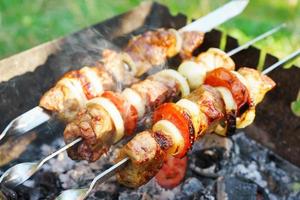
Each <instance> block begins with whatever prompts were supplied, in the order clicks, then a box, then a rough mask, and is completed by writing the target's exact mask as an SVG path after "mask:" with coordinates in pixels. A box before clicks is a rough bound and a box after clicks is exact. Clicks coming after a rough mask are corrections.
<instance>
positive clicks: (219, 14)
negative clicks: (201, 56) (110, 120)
mask: <svg viewBox="0 0 300 200" xmlns="http://www.w3.org/2000/svg"><path fill="white" fill-rule="evenodd" d="M248 3H249V0H236V1H231V2H229V3H226V4H225V5H224V6H222V7H220V8H218V9H217V10H215V11H213V12H211V13H209V14H208V15H207V16H205V17H202V18H201V19H198V20H196V21H194V22H193V23H191V24H188V25H187V26H185V27H183V28H182V29H180V30H179V32H187V31H198V32H199V31H202V32H207V31H209V30H211V29H212V28H214V27H217V26H218V25H220V24H222V23H223V22H226V21H227V20H229V19H231V18H232V17H234V16H237V15H238V14H240V13H241V12H242V11H243V10H244V9H245V7H246V6H247V5H248ZM176 33H177V32H176V31H173V34H175V35H176V36H177V38H176V39H178V34H176ZM184 38H185V37H184V36H183V40H185V39H184ZM148 39H149V38H148ZM194 39H196V38H193V40H194ZM200 39H201V40H202V38H200ZM141 41H142V40H139V39H137V41H136V42H137V43H139V42H141ZM189 42H192V44H196V42H195V41H190V40H189V39H187V44H189ZM140 44H142V46H139V45H131V47H130V45H129V47H128V50H129V51H131V50H133V51H132V52H133V53H132V55H131V56H133V58H131V59H129V60H135V59H137V60H138V63H137V64H135V63H133V62H130V63H131V64H133V65H132V66H131V67H133V68H132V69H133V71H134V72H136V76H139V75H140V74H142V73H144V72H145V70H148V69H147V68H149V67H151V66H150V64H157V62H156V61H157V60H156V59H157V57H156V58H155V59H153V60H152V61H153V62H154V63H152V62H150V61H149V60H148V62H147V63H146V65H145V66H146V67H145V66H144V67H141V68H140V69H138V68H136V67H137V65H139V64H145V62H144V61H145V60H144V59H145V58H144V57H141V56H140V54H139V53H140V52H139V53H134V52H135V50H136V47H138V50H141V49H144V50H143V51H142V52H144V51H145V48H144V47H145V46H143V45H146V46H147V45H148V46H150V47H151V44H147V43H146V44H143V43H140ZM178 46H179V45H175V50H176V47H178ZM188 46H189V45H188ZM188 46H185V45H184V44H183V46H182V49H183V50H185V52H186V53H187V54H186V53H183V55H184V56H186V55H189V54H190V52H191V51H190V49H192V48H189V47H188ZM139 47H142V48H139ZM146 49H147V48H146ZM156 50H157V51H158V52H159V50H160V49H159V48H158V49H156ZM173 50H174V49H173ZM146 51H148V49H147V50H146ZM147 53H149V52H147ZM163 53H164V54H168V56H171V55H170V54H172V53H174V51H172V50H169V51H163ZM121 55H124V54H121ZM165 56H166V55H165ZM125 57H127V58H125V60H127V61H128V56H125ZM146 57H147V56H146ZM163 59H165V57H164V58H163ZM146 61H147V58H146ZM125 62H126V61H125ZM134 65H136V66H135V67H134ZM84 71H86V73H88V74H92V73H95V71H96V74H97V73H98V72H97V71H98V70H97V69H93V70H89V69H86V70H84ZM125 71H126V70H124V68H123V72H125ZM99 73H100V74H101V72H99ZM69 75H72V73H71V74H69ZM73 75H74V74H73ZM119 75H122V73H121V74H120V73H119ZM90 76H94V75H90ZM108 77H109V76H108ZM118 77H122V76H118ZM88 79H89V78H88ZM93 79H94V78H93ZM66 82H67V83H66ZM66 82H65V83H63V85H66V84H67V85H69V87H67V90H73V89H72V88H74V86H73V85H74V84H75V85H77V87H78V81H76V80H71V81H70V80H69V81H66ZM99 87H100V86H96V87H95V88H93V90H96V91H97V90H101V88H100V89H99ZM75 88H76V86H75ZM64 92H66V91H60V92H59V98H63V97H64V94H63V93H64ZM67 92H68V91H67ZM68 93H69V94H70V92H68ZM82 93H83V92H82ZM70 95H71V96H72V95H75V94H70ZM93 96H94V95H93ZM54 98H56V97H54ZM73 98H75V99H82V100H83V101H84V100H85V99H86V98H85V97H84V95H82V94H81V95H76V96H75V97H74V96H73ZM44 103H45V106H44V108H46V110H47V109H48V111H49V109H50V110H52V109H53V106H50V105H49V104H48V102H47V101H46V100H45V99H44V101H43V99H42V100H41V104H44ZM68 104H70V102H68ZM81 104H82V103H79V105H81ZM41 106H42V107H43V105H41ZM42 107H40V106H37V107H35V108H33V109H31V110H29V111H27V112H26V113H24V114H22V115H20V116H18V117H17V118H15V119H14V120H12V121H11V122H10V123H9V124H8V125H7V126H6V128H5V129H4V130H3V132H2V133H1V134H0V141H1V139H3V138H4V137H5V135H6V134H7V133H8V132H10V133H11V134H23V133H25V132H27V131H29V130H31V129H33V128H35V127H37V126H38V125H40V124H42V123H44V122H46V121H48V120H49V119H50V118H51V115H50V113H49V112H47V111H46V110H45V109H44V108H42ZM74 107H76V106H75V105H74V102H72V103H71V106H68V109H70V111H73V110H74ZM54 108H56V109H57V108H59V107H57V106H54ZM60 108H61V106H60ZM75 110H76V109H75ZM55 111H57V110H55ZM75 113H76V112H74V111H73V112H71V115H69V114H70V113H67V114H68V115H65V116H63V118H69V117H72V116H73V114H75Z"/></svg>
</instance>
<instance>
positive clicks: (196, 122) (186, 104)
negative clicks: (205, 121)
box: [176, 99, 201, 138]
mask: <svg viewBox="0 0 300 200" xmlns="http://www.w3.org/2000/svg"><path fill="white" fill-rule="evenodd" d="M176 104H177V105H178V106H180V107H182V108H183V109H185V110H186V111H187V112H188V114H190V115H191V118H192V123H193V126H194V132H195V134H197V133H198V132H199V131H200V130H199V129H200V115H201V113H200V112H201V111H200V108H199V106H198V105H197V104H196V103H194V102H192V101H190V100H188V99H181V100H179V101H178V102H177V103H176ZM195 138H197V135H195Z"/></svg>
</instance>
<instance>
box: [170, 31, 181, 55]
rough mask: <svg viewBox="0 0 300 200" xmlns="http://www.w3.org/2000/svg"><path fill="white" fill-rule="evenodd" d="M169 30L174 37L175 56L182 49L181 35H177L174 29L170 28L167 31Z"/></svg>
mask: <svg viewBox="0 0 300 200" xmlns="http://www.w3.org/2000/svg"><path fill="white" fill-rule="evenodd" d="M169 30H170V31H171V32H172V33H174V35H175V37H176V46H175V51H176V53H175V54H177V53H179V52H180V50H181V48H182V43H183V41H182V37H181V35H180V34H179V33H178V31H177V30H175V29H173V28H171V29H169Z"/></svg>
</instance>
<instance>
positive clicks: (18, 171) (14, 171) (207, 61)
mask: <svg viewBox="0 0 300 200" xmlns="http://www.w3.org/2000/svg"><path fill="white" fill-rule="evenodd" d="M275 30H279V28H278V27H277V28H274V29H272V30H270V31H268V32H266V33H264V34H262V35H260V36H258V37H257V38H262V37H261V36H264V37H267V36H268V35H270V34H272V33H274V32H275ZM257 38H255V39H254V40H252V41H257ZM252 41H249V42H248V43H247V44H249V43H253V42H252ZM243 47H244V48H247V45H243ZM239 49H240V50H241V48H240V47H239ZM230 52H231V51H230ZM211 56H213V59H212V57H211ZM198 57H199V58H201V62H202V65H199V66H197V65H196V66H197V67H204V68H206V69H207V71H210V70H213V69H214V68H217V67H222V66H223V67H224V66H227V68H228V69H230V70H231V69H232V70H233V69H234V67H235V64H234V62H233V61H232V60H231V59H230V57H228V56H226V53H224V52H222V51H221V50H216V49H210V50H208V51H207V52H205V53H202V54H200V55H199V56H198ZM195 60H196V59H195ZM220 60H221V61H222V60H223V62H221V61H220ZM196 61H197V60H196ZM189 63H191V61H189ZM185 66H186V64H185V63H183V64H182V65H181V66H180V67H179V70H180V69H184V67H185ZM188 66H190V67H191V68H193V67H195V64H194V65H190V64H189V65H188ZM187 70H189V71H190V70H195V72H196V71H197V70H196V69H187ZM169 71H170V70H169ZM171 72H172V74H174V73H175V74H177V77H178V76H179V77H181V75H180V74H178V73H177V72H176V71H174V70H171ZM201 72H203V70H202V71H201ZM182 73H183V74H184V73H185V71H182ZM163 74H166V72H159V73H158V74H157V75H153V76H152V77H150V78H149V80H147V79H146V80H145V81H142V82H141V83H140V84H135V85H134V86H133V89H134V88H135V89H138V88H140V89H143V90H142V91H140V90H137V91H140V92H142V94H144V95H146V94H149V95H150V96H149V98H147V96H146V97H144V99H149V100H151V99H152V101H150V102H152V103H151V104H150V105H152V109H154V107H153V105H158V103H160V104H161V103H163V101H161V100H160V101H156V100H157V99H159V98H163V99H167V98H171V97H172V94H177V95H178V94H179V89H180V88H179V87H173V89H172V90H171V91H170V92H167V90H166V88H170V87H172V85H174V84H175V85H177V83H176V82H174V81H173V82H172V81H169V80H168V84H165V86H164V87H163V89H162V88H161V87H160V89H159V88H158V87H157V86H162V83H165V82H161V83H160V82H157V81H156V80H155V78H153V77H155V76H157V77H156V79H157V78H159V75H163ZM197 74H198V73H197ZM198 76H199V77H196V79H199V80H201V81H202V82H203V78H202V79H201V77H202V76H205V73H200V74H198ZM186 77H189V75H187V76H186ZM162 78H163V77H161V78H160V79H158V80H160V81H162V80H164V79H162ZM161 79H162V80H161ZM171 79H172V77H171ZM179 79H180V80H181V82H186V81H185V80H184V78H183V77H182V78H179ZM176 80H178V79H176ZM189 80H190V83H189V84H190V86H193V87H194V88H196V87H198V86H199V85H201V84H202V82H201V81H196V82H195V81H194V82H193V81H192V79H191V78H189ZM149 82H150V83H153V84H151V85H149ZM147 85H148V86H147ZM182 85H185V87H182V89H184V88H185V89H184V90H182V91H183V92H182V94H184V95H185V94H186V95H187V94H188V93H189V86H187V85H188V84H187V83H185V84H184V83H183V84H182ZM144 86H147V87H144ZM157 88H158V89H159V91H160V92H162V93H161V94H160V95H159V94H158V92H156V93H153V94H152V92H153V90H155V89H157ZM131 90H132V89H131ZM174 90H176V91H174ZM126 91H127V92H126ZM184 91H185V92H184ZM124 93H125V94H126V93H128V89H127V90H125V91H124ZM109 94H110V96H112V95H111V94H112V93H111V92H109V93H108V94H106V96H107V95H109ZM129 94H132V96H133V97H136V96H137V95H134V92H132V93H129ZM155 95H156V96H155ZM151 96H152V98H150V97H151ZM129 99H130V98H129ZM133 104H134V102H133ZM148 104H149V102H148ZM134 105H135V107H136V108H137V110H139V112H138V113H140V116H141V115H142V114H143V113H145V110H143V108H144V107H143V106H138V105H137V104H134ZM98 108H99V106H98ZM102 110H103V109H101V107H100V113H101V111H102ZM93 112H94V111H93ZM93 112H92V113H93ZM97 112H98V113H99V111H97ZM112 112H117V113H118V111H116V110H115V111H112ZM104 117H105V118H107V117H110V116H109V115H104ZM98 118H101V116H99V117H98ZM128 119H130V121H129V123H128V124H131V125H132V124H136V121H135V120H133V119H134V118H133V117H132V116H129V118H128ZM104 121H105V120H104ZM104 121H103V122H104ZM107 121H108V124H110V126H109V127H111V126H112V125H111V122H110V121H109V120H107ZM126 124H127V122H126ZM126 124H124V125H126ZM121 126H122V125H121ZM71 127H72V125H71ZM66 130H68V131H71V130H70V129H68V128H66ZM98 130H100V133H102V135H104V133H105V132H104V131H102V132H101V130H102V129H99V128H98ZM104 130H107V129H104ZM71 133H72V131H71ZM75 133H76V132H75ZM107 133H109V132H106V134H107ZM112 135H113V134H109V135H107V137H103V138H104V139H108V140H105V141H100V142H101V143H100V144H101V145H103V143H105V142H106V143H107V144H106V145H108V146H110V145H111V144H112V139H111V138H112V137H111V136H112ZM71 136H72V135H71ZM73 137H74V135H73ZM81 140H82V139H81V138H78V139H75V140H74V141H72V142H71V143H69V144H67V145H66V146H64V147H63V148H61V149H59V150H57V151H56V152H54V153H52V154H51V155H49V156H47V157H46V158H44V159H42V160H41V161H39V162H33V163H21V164H18V165H15V166H13V167H11V168H10V169H8V170H7V171H6V172H5V173H4V174H3V175H2V177H1V178H0V183H5V184H7V185H15V186H16V185H18V184H21V183H23V182H24V181H25V180H27V179H28V178H30V177H31V176H32V175H33V174H34V173H35V172H36V171H37V170H39V169H40V168H41V166H42V165H43V164H44V163H45V162H47V161H48V160H49V159H51V158H53V157H54V156H56V155H58V154H59V153H61V152H62V151H64V150H66V149H68V148H69V147H71V146H73V145H74V144H76V143H78V142H80V141H81ZM84 145H85V144H84ZM88 145H90V144H88ZM100 147H101V146H100ZM103 147H104V148H106V146H105V145H104V146H102V147H101V148H103ZM101 148H100V150H101ZM95 151H96V153H93V152H92V155H93V156H89V157H87V156H86V155H87V154H86V152H84V151H83V152H82V154H81V152H80V151H77V152H76V151H75V154H74V153H73V154H74V155H75V156H76V153H78V155H77V156H76V157H77V158H78V156H81V157H82V158H85V159H88V160H91V159H97V158H99V156H100V155H101V152H103V151H99V149H95ZM73 152H74V151H73ZM99 152H100V153H99ZM97 156H98V157H97ZM30 165H31V167H29V166H30ZM24 168H26V170H24ZM27 171H28V173H27ZM18 176H20V178H15V179H14V180H12V179H11V177H18Z"/></svg>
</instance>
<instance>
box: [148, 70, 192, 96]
mask: <svg viewBox="0 0 300 200" xmlns="http://www.w3.org/2000/svg"><path fill="white" fill-rule="evenodd" d="M158 76H164V77H169V78H172V79H174V80H175V81H176V83H178V85H179V88H180V91H181V96H183V97H185V96H187V95H189V94H190V87H189V84H188V83H187V80H186V79H185V78H184V77H183V76H182V75H181V74H179V73H178V72H177V71H175V70H173V69H165V70H162V71H160V72H158V73H157V74H154V76H153V77H154V79H155V77H158Z"/></svg>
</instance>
